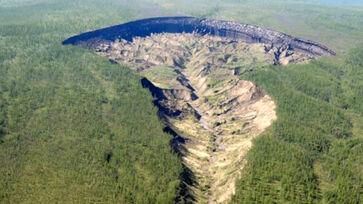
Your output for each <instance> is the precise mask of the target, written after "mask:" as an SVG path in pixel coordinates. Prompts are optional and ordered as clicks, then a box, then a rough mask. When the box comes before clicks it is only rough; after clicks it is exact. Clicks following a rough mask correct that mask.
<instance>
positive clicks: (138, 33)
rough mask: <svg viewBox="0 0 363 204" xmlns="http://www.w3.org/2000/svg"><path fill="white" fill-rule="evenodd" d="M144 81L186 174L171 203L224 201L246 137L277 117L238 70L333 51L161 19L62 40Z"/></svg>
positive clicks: (254, 30)
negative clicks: (128, 70) (124, 69)
mask: <svg viewBox="0 0 363 204" xmlns="http://www.w3.org/2000/svg"><path fill="white" fill-rule="evenodd" d="M63 44H73V45H79V46H82V47H86V48H89V49H91V50H93V51H94V52H96V53H97V54H99V55H102V56H105V57H107V58H109V59H110V61H112V62H114V63H121V64H125V65H127V66H128V67H129V68H130V69H132V70H135V71H137V72H138V73H139V74H140V75H141V76H143V77H144V78H143V79H142V80H141V83H142V85H143V86H144V87H145V88H148V89H149V90H150V92H151V93H152V94H153V96H154V98H155V100H154V104H155V105H156V106H158V108H159V114H160V116H161V118H162V119H163V120H164V122H165V124H166V126H167V127H166V128H165V131H166V132H168V133H170V134H172V135H173V136H174V139H173V140H172V141H171V142H170V143H171V146H172V147H173V149H174V150H175V151H176V153H177V154H178V155H179V156H180V157H181V161H182V162H183V164H184V167H185V171H184V172H183V174H182V175H181V179H182V180H183V182H182V186H181V187H182V190H181V192H180V197H179V198H177V202H181V203H188V202H197V203H226V202H228V201H229V200H230V198H231V196H232V195H233V194H234V192H235V180H236V179H237V178H238V177H240V173H241V169H242V168H243V166H244V165H245V164H246V159H245V157H246V154H247V152H248V150H249V149H250V148H251V146H252V140H253V139H254V138H255V137H257V136H258V135H260V134H261V133H262V132H263V131H265V129H266V128H268V127H269V126H270V125H271V124H272V123H273V121H274V120H276V117H277V116H276V112H275V103H274V101H273V100H272V98H271V97H270V96H269V95H267V94H266V93H265V91H264V90H262V89H261V88H260V87H257V86H256V85H255V84H254V83H252V82H250V81H246V80H241V77H240V75H242V74H244V73H248V72H252V71H253V70H254V69H255V68H256V67H269V66H270V65H272V64H275V65H276V64H282V65H287V64H290V63H301V62H304V61H307V60H310V59H313V58H316V57H319V56H326V55H334V52H333V51H331V50H329V49H328V48H326V47H324V46H323V45H319V44H317V43H313V42H310V41H306V40H302V39H298V38H294V37H292V36H289V35H286V34H283V33H279V32H276V31H272V30H268V29H265V28H259V27H256V26H251V25H246V24H240V23H235V22H228V21H218V20H209V19H199V18H192V17H165V18H152V19H144V20H140V21H134V22H130V23H126V24H122V25H119V26H114V27H110V28H105V29H101V30H97V31H93V32H89V33H85V34H81V35H79V36H75V37H72V38H69V39H68V40H65V41H64V42H63Z"/></svg>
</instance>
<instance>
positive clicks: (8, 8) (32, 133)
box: [0, 0, 363, 203]
mask: <svg viewBox="0 0 363 204" xmlns="http://www.w3.org/2000/svg"><path fill="white" fill-rule="evenodd" d="M261 3H262V4H263V5H264V6H263V8H261V6H260V5H261ZM163 15H193V16H202V17H211V18H217V19H225V20H235V21H240V22H245V23H251V24H256V25H261V26H267V27H269V28H272V29H276V30H280V31H283V32H287V33H289V34H293V35H297V36H301V37H304V38H307V39H312V40H315V41H319V42H322V43H326V44H327V45H328V46H330V47H332V48H333V49H335V50H336V51H337V53H338V56H337V57H331V58H325V59H319V60H314V61H312V62H310V63H308V64H303V65H290V66H288V67H269V68H265V69H259V70H256V71H255V72H252V73H250V74H248V75H243V76H241V77H243V78H246V79H249V80H252V81H254V82H256V83H257V84H258V85H259V86H261V87H263V88H264V89H265V90H266V91H267V92H268V93H269V94H270V95H271V96H272V97H273V98H274V100H275V101H276V104H277V114H278V120H277V121H276V122H275V123H274V124H273V126H272V127H271V128H270V129H269V130H268V131H267V132H266V133H264V135H262V136H260V137H258V138H257V139H256V140H255V141H254V146H253V148H252V149H251V151H250V152H249V154H248V164H247V166H246V167H245V168H244V170H243V172H242V178H241V179H240V180H239V181H238V183H237V190H236V195H235V196H234V197H233V199H232V202H234V203H251V202H257V203H273V202H277V203H360V202H362V200H363V197H362V196H363V192H362V191H363V190H362V188H363V187H362V186H363V172H362V169H363V158H362V155H363V147H362V140H363V102H362V101H363V49H362V47H363V46H359V45H362V44H360V43H363V40H362V36H363V26H362V25H363V8H362V7H359V6H356V7H349V6H335V5H333V6H328V5H320V4H315V1H313V0H311V1H310V0H307V1H298V0H296V1H294V0H290V1H278V0H274V1H265V0H259V1H250V0H246V1H242V0H226V1H207V0H200V1H191V0H186V1H178V2H172V3H170V1H166V0H150V1H146V0H145V1H144V0H137V1H128V0H106V1H102V2H101V1H98V0H83V1H78V0H72V1H71V0H65V1H55V0H0V181H1V182H0V203H56V202H61V203H174V201H175V199H176V197H177V196H178V194H179V191H180V185H181V181H180V175H181V172H182V170H183V167H182V165H181V162H180V161H179V159H178V158H177V156H176V155H175V154H174V153H173V151H172V149H171V148H170V145H169V143H170V140H171V137H172V136H170V135H168V134H166V133H164V132H163V131H162V129H163V125H162V123H161V122H160V121H159V119H158V117H157V114H156V113H157V109H156V107H154V106H153V105H152V97H151V95H150V93H149V92H148V91H147V90H146V89H143V88H142V87H141V84H140V77H139V76H137V75H136V74H135V73H132V72H131V71H129V70H128V69H127V68H125V67H123V66H120V65H116V64H111V63H109V61H108V60H106V59H104V58H102V57H99V56H96V55H95V54H93V53H91V52H90V51H87V50H84V49H81V48H77V47H67V46H62V45H61V42H62V40H64V39H66V38H67V37H70V36H72V35H75V34H79V33H82V32H85V31H89V30H94V29H97V28H103V27H106V26H110V25H115V24H120V23H123V22H126V21H129V20H134V19H138V18H142V17H150V16H163ZM354 47H357V48H354Z"/></svg>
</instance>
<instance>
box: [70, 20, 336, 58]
mask: <svg viewBox="0 0 363 204" xmlns="http://www.w3.org/2000/svg"><path fill="white" fill-rule="evenodd" d="M183 32H184V33H198V34H200V35H206V34H209V35H215V36H219V37H226V38H228V39H232V40H239V41H243V42H247V43H268V44H273V45H275V46H276V47H289V48H290V49H293V50H296V51H298V52H302V53H305V54H309V55H313V56H327V55H335V52H334V51H332V50H330V49H329V48H327V47H325V46H324V45H320V44H318V43H315V42H312V41H308V40H303V39H300V38H296V37H293V36H290V35H287V34H284V33H280V32H277V31H273V30H269V29H266V28H261V27H258V26H253V25H248V24H242V23H236V22H231V21H223V20H211V19H204V18H194V17H161V18H149V19H143V20H138V21H133V22H129V23H125V24H121V25H117V26H113V27H109V28H104V29H100V30H96V31H92V32H88V33H84V34H81V35H79V36H75V37H71V38H69V39H67V40H65V41H64V42H63V44H65V45H67V44H73V45H77V44H80V43H81V42H85V41H89V40H90V39H98V40H100V41H115V40H122V39H124V40H127V41H131V40H132V39H133V38H134V37H146V36H150V35H151V34H152V33H154V34H155V33H183Z"/></svg>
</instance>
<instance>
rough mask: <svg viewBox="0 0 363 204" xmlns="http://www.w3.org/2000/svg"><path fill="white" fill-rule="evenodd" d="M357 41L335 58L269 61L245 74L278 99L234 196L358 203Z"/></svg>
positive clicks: (361, 96)
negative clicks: (294, 62) (272, 119)
mask: <svg viewBox="0 0 363 204" xmlns="http://www.w3.org/2000/svg"><path fill="white" fill-rule="evenodd" d="M362 62H363V48H362V47H360V48H358V49H354V50H352V51H351V52H350V53H349V54H347V55H346V56H345V57H344V58H343V59H342V60H341V61H339V62H338V61H337V60H319V61H312V62H310V63H309V64H304V65H290V66H289V67H270V68H268V69H267V70H259V71H256V72H254V73H251V74H250V75H248V76H246V78H248V79H250V80H253V81H255V82H256V83H257V84H259V85H260V86H262V87H264V88H265V89H266V90H267V92H268V93H270V94H271V95H272V96H273V97H274V99H275V101H276V102H277V113H278V120H277V121H276V122H275V123H274V124H273V127H272V128H271V129H270V130H269V131H267V132H266V133H265V134H264V135H263V136H261V137H259V138H257V139H256V140H255V143H254V145H255V146H254V147H253V148H252V150H251V151H250V152H249V154H248V162H249V163H248V165H247V166H246V167H245V169H244V171H243V176H242V179H241V180H240V181H239V182H238V188H237V189H238V192H237V193H236V195H235V197H234V199H233V201H234V202H235V203H248V202H250V201H257V202H266V203H271V202H279V203H281V202H282V203H284V202H290V203H320V202H323V203H360V202H361V201H362V199H363V197H362V196H363V194H362V186H363V174H362V169H363V158H362V155H363V145H362V144H363V125H362V124H363V115H362V111H363V81H362V80H363V66H362Z"/></svg>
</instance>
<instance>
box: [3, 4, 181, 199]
mask: <svg viewBox="0 0 363 204" xmlns="http://www.w3.org/2000/svg"><path fill="white" fill-rule="evenodd" d="M71 2H73V1H69V2H64V3H56V2H52V3H49V4H45V3H41V4H35V5H23V6H21V5H20V6H19V7H9V8H5V7H0V19H1V20H0V47H1V50H0V180H1V182H0V203H54V202H61V203H172V202H173V200H174V199H175V197H176V196H177V195H178V187H179V184H180V181H179V175H180V173H181V164H180V162H179V160H178V158H177V157H176V156H175V155H174V154H173V153H172V150H171V148H170V146H169V143H170V140H171V136H170V135H168V134H165V133H163V131H162V128H163V125H162V123H161V122H160V121H159V120H158V118H157V108H156V107H154V106H153V105H152V97H151V96H150V93H149V92H148V90H146V89H143V88H142V87H141V84H140V77H139V76H137V75H136V74H134V73H132V72H131V71H129V69H127V68H124V67H122V66H119V65H112V64H111V63H109V62H108V60H106V59H104V58H102V57H99V56H96V55H94V54H92V53H91V52H89V51H87V50H84V49H80V48H77V47H65V46H62V45H61V41H62V40H63V39H65V38H66V37H67V36H69V35H72V34H73V33H74V34H75V33H77V32H80V31H81V30H82V31H84V30H86V29H87V28H85V27H84V26H89V27H88V29H89V28H92V29H94V28H95V27H96V24H97V22H98V23H99V22H100V20H101V21H102V17H100V16H94V17H93V15H92V14H88V12H87V11H88V9H87V8H84V7H83V6H82V5H80V6H79V7H75V8H73V6H74V5H73V3H71ZM82 2H83V1H82ZM96 5H98V3H97V4H96ZM95 8H96V7H95ZM102 9H104V8H102V7H101V8H100V9H99V10H96V11H98V12H101V11H102ZM107 9H110V10H111V8H108V7H107ZM115 12H116V11H115ZM107 13H109V12H107ZM110 14H111V15H112V14H115V13H112V12H111V13H110ZM120 15H128V12H127V11H126V12H120ZM104 17H105V18H106V16H104ZM121 17H122V16H121ZM98 18H101V19H98ZM105 18H104V19H105ZM107 18H108V17H107ZM124 19H125V20H127V18H124ZM110 20H112V19H110ZM110 20H109V21H108V22H109V23H110ZM90 22H92V23H90ZM119 22H120V18H118V20H117V23H119ZM111 23H116V21H114V22H111ZM111 23H110V24H111ZM98 26H101V25H100V24H98ZM102 26H105V25H104V24H103V25H102Z"/></svg>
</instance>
